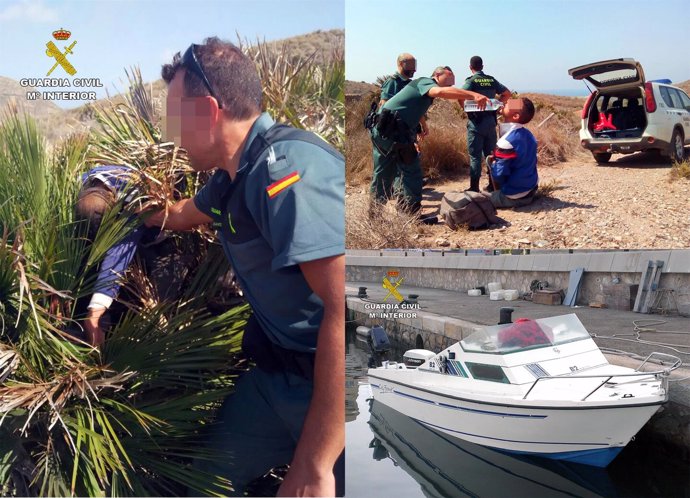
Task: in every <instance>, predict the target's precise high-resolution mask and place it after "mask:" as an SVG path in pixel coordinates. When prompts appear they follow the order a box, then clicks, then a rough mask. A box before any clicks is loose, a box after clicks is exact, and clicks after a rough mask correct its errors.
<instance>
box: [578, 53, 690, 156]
mask: <svg viewBox="0 0 690 498" xmlns="http://www.w3.org/2000/svg"><path fill="white" fill-rule="evenodd" d="M568 74H569V75H570V76H572V77H573V78H574V79H576V80H583V79H584V80H587V81H588V82H589V83H591V84H592V85H594V87H595V90H593V91H592V93H591V95H590V96H589V98H588V99H587V102H586V103H585V106H584V107H583V109H582V128H581V129H580V144H581V145H582V146H583V147H584V148H585V149H587V150H590V151H592V155H593V156H594V159H595V160H596V161H597V163H599V164H604V163H607V162H608V161H609V159H611V154H613V153H619V154H631V153H633V152H637V151H640V150H656V151H659V152H660V153H661V154H662V155H664V156H668V157H670V159H671V160H672V161H676V162H680V161H682V160H683V158H684V154H685V150H684V146H685V145H686V144H690V97H688V96H687V94H686V93H685V92H684V91H683V90H681V89H680V88H676V87H675V86H671V85H670V83H671V81H669V80H656V81H647V82H645V79H644V72H643V71H642V66H641V65H640V63H639V62H637V61H636V60H634V59H612V60H607V61H601V62H595V63H593V64H587V65H584V66H579V67H575V68H573V69H570V70H568Z"/></svg>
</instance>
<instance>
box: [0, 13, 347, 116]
mask: <svg viewBox="0 0 690 498" xmlns="http://www.w3.org/2000/svg"><path fill="white" fill-rule="evenodd" d="M344 23H345V20H344V9H343V0H270V1H269V0H252V1H249V0H222V1H210V0H197V1H191V0H138V1H134V0H129V1H127V0H120V1H117V0H98V1H97V0H91V1H87V0H56V1H48V0H0V47H1V48H2V54H3V55H2V58H0V76H5V77H9V78H12V79H15V80H19V79H21V78H42V77H45V76H46V73H47V72H48V69H50V67H51V66H52V64H53V62H54V59H52V58H49V57H48V56H46V55H45V50H46V43H47V42H48V41H51V40H52V41H53V42H55V40H54V39H53V37H52V32H53V31H55V30H57V29H58V28H60V27H64V28H65V29H67V30H69V31H71V32H72V36H71V38H70V39H69V40H68V41H67V42H56V45H57V46H58V48H59V49H60V50H64V46H66V45H68V44H70V43H71V42H72V41H74V40H76V41H77V44H76V45H75V47H74V49H73V52H74V53H73V54H72V55H68V60H69V61H70V62H71V63H72V65H73V66H74V67H75V68H76V70H77V74H75V76H74V78H100V79H101V80H102V81H103V84H104V85H106V88H108V90H109V91H110V92H111V93H113V92H114V91H115V86H113V85H114V84H115V85H117V87H118V88H120V89H122V88H124V85H123V84H122V83H121V80H122V79H124V77H125V74H124V68H125V67H127V68H129V67H130V66H132V65H139V66H140V67H141V71H142V74H143V77H144V80H145V81H150V80H155V79H158V78H159V77H160V68H161V65H162V64H163V63H165V62H169V61H170V59H171V58H172V55H173V54H174V53H175V52H177V51H184V50H185V49H186V48H187V47H188V46H189V45H190V43H192V42H197V43H198V42H201V41H202V40H203V39H204V38H205V37H207V36H212V35H217V36H219V37H221V38H224V39H228V40H230V41H236V40H237V36H236V33H239V34H240V35H241V36H242V37H243V38H247V39H249V40H250V41H254V40H256V38H257V37H259V38H260V39H264V38H265V39H266V40H276V39H282V38H287V37H290V36H294V35H300V34H304V33H309V32H311V31H315V30H318V29H321V30H328V29H342V28H343V27H344ZM51 77H60V78H62V77H67V74H66V73H65V72H64V71H63V70H62V68H59V67H58V68H57V69H56V70H55V71H54V72H53V74H51ZM44 90H45V89H44ZM60 90H68V91H74V90H75V89H74V88H66V89H60ZM104 90H105V88H104V89H103V90H100V91H98V97H99V98H100V97H102V96H104V94H105V91H104ZM56 103H57V104H58V105H60V106H62V107H72V106H74V105H75V103H66V102H56Z"/></svg>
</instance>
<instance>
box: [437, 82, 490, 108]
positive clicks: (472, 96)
mask: <svg viewBox="0 0 690 498" xmlns="http://www.w3.org/2000/svg"><path fill="white" fill-rule="evenodd" d="M427 95H429V97H431V98H432V99H435V98H440V99H449V100H474V101H476V102H477V104H478V105H479V108H480V109H484V107H486V104H487V102H489V99H488V98H487V97H485V96H484V95H482V94H479V93H477V92H471V91H469V90H461V89H460V88H455V87H454V86H435V87H434V88H432V89H430V90H429V92H428V94H427Z"/></svg>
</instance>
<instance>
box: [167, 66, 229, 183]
mask: <svg viewBox="0 0 690 498" xmlns="http://www.w3.org/2000/svg"><path fill="white" fill-rule="evenodd" d="M184 75H185V72H184V69H182V70H179V71H177V73H176V74H175V77H174V78H173V80H172V81H171V82H170V84H169V85H168V97H167V100H166V113H165V127H164V130H165V136H166V139H167V140H170V141H173V142H175V145H177V146H178V147H182V148H184V149H186V150H187V153H188V154H189V160H190V163H191V165H192V167H193V168H194V169H195V170H197V171H205V170H208V169H212V168H214V167H216V166H217V165H218V160H217V158H216V156H217V154H216V153H215V150H216V149H217V147H216V140H215V134H216V133H217V131H218V125H219V121H220V117H221V114H220V111H219V109H218V103H217V102H216V100H215V99H214V98H213V97H185V96H184Z"/></svg>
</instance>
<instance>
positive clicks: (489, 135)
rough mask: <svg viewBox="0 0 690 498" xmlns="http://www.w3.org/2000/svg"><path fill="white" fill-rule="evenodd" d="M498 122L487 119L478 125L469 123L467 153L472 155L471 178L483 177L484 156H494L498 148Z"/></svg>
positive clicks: (490, 118) (488, 117) (491, 118)
mask: <svg viewBox="0 0 690 498" xmlns="http://www.w3.org/2000/svg"><path fill="white" fill-rule="evenodd" d="M496 140H497V139H496V121H495V120H494V118H493V117H492V116H487V117H485V118H484V119H483V120H482V121H480V122H479V123H478V124H476V123H473V122H472V121H468V123H467V152H468V153H469V155H470V178H477V179H479V178H480V177H481V176H482V156H483V157H486V156H488V155H489V154H493V152H494V149H495V148H496Z"/></svg>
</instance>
